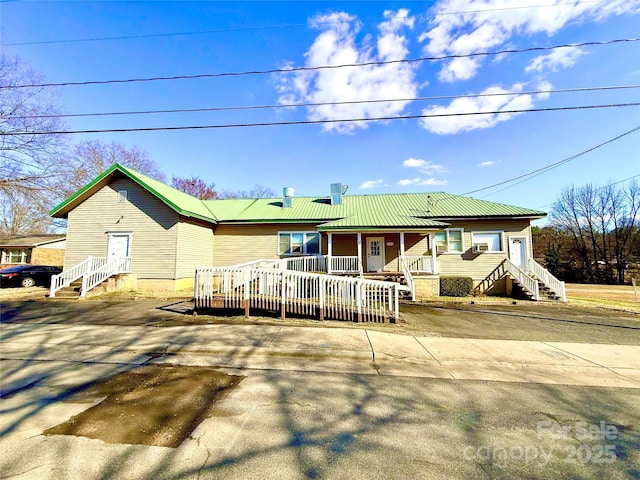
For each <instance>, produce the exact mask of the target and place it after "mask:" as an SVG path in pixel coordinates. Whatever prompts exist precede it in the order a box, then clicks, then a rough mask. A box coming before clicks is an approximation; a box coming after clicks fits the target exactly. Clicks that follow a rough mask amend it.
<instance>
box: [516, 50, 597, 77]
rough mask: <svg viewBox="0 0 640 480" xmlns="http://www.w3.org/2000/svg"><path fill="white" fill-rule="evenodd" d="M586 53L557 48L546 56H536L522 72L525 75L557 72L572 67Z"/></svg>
mask: <svg viewBox="0 0 640 480" xmlns="http://www.w3.org/2000/svg"><path fill="white" fill-rule="evenodd" d="M586 53H587V52H585V51H583V50H581V49H579V48H559V49H557V50H553V51H552V52H551V53H548V54H546V55H539V56H537V57H536V58H534V59H533V60H532V61H531V63H529V65H527V67H526V68H525V69H524V71H525V72H527V73H530V72H542V71H543V70H551V71H552V72H557V71H558V69H559V68H568V67H573V66H574V65H575V63H576V61H577V60H578V58H579V57H581V56H582V55H586Z"/></svg>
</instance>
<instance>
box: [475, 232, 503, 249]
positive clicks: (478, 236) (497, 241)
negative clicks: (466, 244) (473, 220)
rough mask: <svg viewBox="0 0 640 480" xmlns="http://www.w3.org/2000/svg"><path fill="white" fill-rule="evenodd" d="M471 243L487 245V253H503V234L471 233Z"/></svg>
mask: <svg viewBox="0 0 640 480" xmlns="http://www.w3.org/2000/svg"><path fill="white" fill-rule="evenodd" d="M471 243H473V244H474V245H483V249H484V248H485V247H484V245H486V250H485V251H487V252H501V251H502V232H471Z"/></svg>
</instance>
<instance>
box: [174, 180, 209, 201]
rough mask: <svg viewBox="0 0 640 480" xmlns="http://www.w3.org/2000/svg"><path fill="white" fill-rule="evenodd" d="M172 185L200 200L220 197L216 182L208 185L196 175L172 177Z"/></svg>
mask: <svg viewBox="0 0 640 480" xmlns="http://www.w3.org/2000/svg"><path fill="white" fill-rule="evenodd" d="M171 186H172V187H173V188H177V189H178V190H180V191H182V192H185V193H188V194H189V195H192V196H194V197H196V198H199V199H200V200H213V199H215V198H218V194H217V193H216V191H215V189H214V188H215V184H213V183H210V184H208V185H207V184H206V183H205V181H204V180H202V179H201V178H199V177H196V176H195V175H194V176H192V177H190V178H186V177H184V178H182V177H173V178H172V179H171Z"/></svg>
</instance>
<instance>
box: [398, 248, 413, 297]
mask: <svg viewBox="0 0 640 480" xmlns="http://www.w3.org/2000/svg"><path fill="white" fill-rule="evenodd" d="M400 270H402V275H404V279H405V281H406V282H407V287H408V288H409V291H411V300H412V301H414V302H415V301H416V286H415V283H414V282H413V276H412V275H411V271H410V270H409V267H408V266H407V262H406V257H402V256H401V257H400Z"/></svg>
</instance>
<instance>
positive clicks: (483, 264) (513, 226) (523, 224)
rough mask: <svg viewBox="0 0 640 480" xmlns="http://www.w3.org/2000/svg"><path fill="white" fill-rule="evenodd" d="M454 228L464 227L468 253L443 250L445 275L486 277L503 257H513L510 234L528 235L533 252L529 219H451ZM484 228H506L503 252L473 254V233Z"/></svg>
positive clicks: (442, 271)
mask: <svg viewBox="0 0 640 480" xmlns="http://www.w3.org/2000/svg"><path fill="white" fill-rule="evenodd" d="M451 228H464V252H463V253H462V254H459V253H443V254H440V255H438V259H437V262H438V269H439V273H440V274H441V275H457V276H468V277H471V278H473V279H474V280H476V281H479V280H482V279H483V278H485V277H486V276H487V275H488V274H489V273H491V271H492V270H493V269H494V268H495V267H496V266H498V264H499V263H500V262H502V260H504V259H505V258H507V257H508V256H509V245H508V242H509V237H510V236H524V237H527V244H528V250H529V255H531V251H532V250H531V249H532V247H531V227H530V223H529V220H503V221H486V220H484V221H482V220H478V221H468V222H451ZM474 231H475V232H481V231H502V232H504V234H503V236H502V241H503V245H502V250H503V251H502V252H499V253H494V252H484V253H473V252H472V243H471V233H472V232H474Z"/></svg>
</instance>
